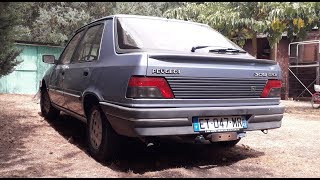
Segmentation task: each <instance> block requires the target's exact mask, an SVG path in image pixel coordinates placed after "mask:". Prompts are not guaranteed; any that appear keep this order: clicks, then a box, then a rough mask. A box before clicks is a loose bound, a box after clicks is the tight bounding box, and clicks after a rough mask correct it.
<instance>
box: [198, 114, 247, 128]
mask: <svg viewBox="0 0 320 180" xmlns="http://www.w3.org/2000/svg"><path fill="white" fill-rule="evenodd" d="M192 126H193V130H194V131H195V132H224V131H239V130H241V129H246V128H247V126H248V125H247V120H246V117H245V116H217V117H193V118H192Z"/></svg>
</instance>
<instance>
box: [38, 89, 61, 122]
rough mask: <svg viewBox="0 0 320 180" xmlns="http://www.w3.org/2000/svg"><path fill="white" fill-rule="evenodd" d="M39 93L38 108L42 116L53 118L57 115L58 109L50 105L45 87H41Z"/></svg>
mask: <svg viewBox="0 0 320 180" xmlns="http://www.w3.org/2000/svg"><path fill="white" fill-rule="evenodd" d="M40 93H41V94H40V109H41V114H42V116H43V117H44V118H46V119H48V120H55V119H56V118H57V117H58V116H59V114H60V111H59V110H58V109H56V108H55V107H53V106H52V104H51V101H50V97H49V93H48V91H47V90H46V89H41V90H40Z"/></svg>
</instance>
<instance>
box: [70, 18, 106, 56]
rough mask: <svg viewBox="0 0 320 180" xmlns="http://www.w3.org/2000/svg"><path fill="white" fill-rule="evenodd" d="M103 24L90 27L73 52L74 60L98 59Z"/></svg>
mask: <svg viewBox="0 0 320 180" xmlns="http://www.w3.org/2000/svg"><path fill="white" fill-rule="evenodd" d="M102 31H103V24H100V25H97V26H93V27H90V28H89V29H88V31H87V32H86V34H85V35H84V37H83V39H82V40H81V42H80V44H79V47H78V49H77V51H76V53H75V56H74V61H75V62H87V61H94V60H97V59H98V55H99V49H100V42H101V36H102Z"/></svg>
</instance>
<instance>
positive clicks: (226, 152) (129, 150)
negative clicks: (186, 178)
mask: <svg viewBox="0 0 320 180" xmlns="http://www.w3.org/2000/svg"><path fill="white" fill-rule="evenodd" d="M49 123H50V125H51V126H52V127H53V128H54V129H55V130H56V131H57V132H58V133H59V134H60V135H62V136H63V137H64V138H65V139H67V140H68V141H69V142H70V143H72V144H74V145H76V146H77V147H79V148H80V149H81V150H82V151H83V152H85V153H86V154H88V155H89V153H88V152H87V145H86V140H85V137H86V133H85V132H86V131H85V130H86V125H85V124H84V123H83V122H81V121H79V120H77V119H75V118H73V117H71V116H68V115H66V114H61V115H60V116H59V118H58V119H57V120H55V121H49ZM263 155H264V152H261V151H257V150H254V149H252V148H250V147H248V146H246V145H243V144H242V143H241V141H240V142H239V143H238V145H236V146H235V147H232V148H223V147H219V146H217V145H211V144H208V145H205V144H182V143H172V142H166V143H164V144H161V145H160V146H157V147H153V146H151V147H147V146H146V145H145V144H143V143H139V142H136V141H129V142H128V143H127V144H126V145H125V146H123V148H122V149H121V150H120V152H119V157H118V158H117V159H115V160H113V161H112V162H106V163H102V165H104V166H107V167H109V168H111V169H112V170H114V171H119V172H133V173H139V174H143V173H145V172H150V171H159V170H164V169H169V168H179V167H183V168H186V169H192V168H198V169H208V168H213V167H217V166H228V165H231V164H234V163H236V162H238V161H240V160H244V159H247V158H256V157H259V156H263ZM89 156H90V155H89Z"/></svg>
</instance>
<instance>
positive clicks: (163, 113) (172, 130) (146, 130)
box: [100, 102, 284, 137]
mask: <svg viewBox="0 0 320 180" xmlns="http://www.w3.org/2000/svg"><path fill="white" fill-rule="evenodd" d="M100 105H101V107H102V110H103V112H104V113H105V114H106V116H107V118H108V120H109V122H110V124H111V125H112V127H113V128H114V130H115V131H116V132H117V133H119V134H121V135H125V136H130V137H137V136H167V135H189V134H199V132H194V131H193V127H192V117H194V116H230V115H247V116H248V117H249V119H248V128H247V129H245V131H253V130H262V129H274V128H279V127H280V126H281V120H282V117H283V113H284V107H283V106H282V105H268V106H237V107H188V108H130V107H124V106H119V105H115V104H111V103H107V102H100Z"/></svg>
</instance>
